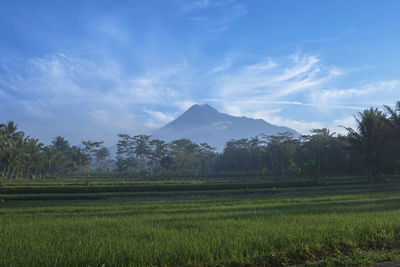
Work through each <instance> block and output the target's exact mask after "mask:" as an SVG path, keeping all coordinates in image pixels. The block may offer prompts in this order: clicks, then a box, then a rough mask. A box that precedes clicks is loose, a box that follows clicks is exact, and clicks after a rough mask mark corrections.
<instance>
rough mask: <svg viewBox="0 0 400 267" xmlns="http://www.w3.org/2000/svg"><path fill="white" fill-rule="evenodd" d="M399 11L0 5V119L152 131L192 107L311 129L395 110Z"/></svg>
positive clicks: (38, 132)
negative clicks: (204, 106)
mask: <svg viewBox="0 0 400 267" xmlns="http://www.w3.org/2000/svg"><path fill="white" fill-rule="evenodd" d="M399 10H400V2H399V1H367V0H360V1H354V0H343V1H340V0H336V1H311V0H307V1H285V0H282V1H267V0H247V1H238V0H214V1H212V0H208V1H207V0H198V1H196V0H194V1H184V0H154V1H153V0H146V1H90V0H85V1H72V0H70V1H56V0H52V1H18V0H9V1H7V0H4V1H1V2H0V33H1V34H0V122H5V121H8V120H14V121H15V122H17V123H18V124H19V126H20V128H21V129H23V130H24V131H26V132H27V133H29V134H30V135H32V136H34V137H38V138H40V140H42V141H43V142H45V143H47V142H49V141H50V140H51V139H52V138H53V137H55V136H56V135H62V136H64V137H66V138H67V139H69V140H70V141H71V142H72V143H75V144H77V143H79V142H80V141H81V140H86V139H92V140H104V141H105V142H106V143H107V144H113V143H115V142H116V140H117V137H116V134H117V133H128V134H139V133H151V132H152V131H153V130H154V129H155V128H157V127H160V126H162V125H164V124H166V123H168V122H169V121H171V120H172V119H174V118H175V117H177V116H178V115H179V114H180V113H182V112H183V111H184V110H185V109H187V108H188V107H190V106H191V105H192V104H194V103H209V104H210V105H212V106H214V107H215V108H216V109H218V110H219V111H221V112H225V113H228V114H232V115H237V116H247V117H253V118H262V119H265V120H267V121H268V122H270V123H273V124H277V125H284V126H288V127H291V128H294V129H296V130H298V131H299V132H301V133H308V130H309V129H312V128H320V127H328V128H330V129H332V130H333V131H336V132H343V130H342V129H341V128H340V127H339V125H345V126H352V125H353V119H352V115H353V114H355V113H357V112H358V111H361V110H363V109H365V108H367V107H369V106H377V107H382V105H383V104H389V105H393V104H394V103H395V101H397V100H400V34H399V32H400V18H399V16H398V11H399Z"/></svg>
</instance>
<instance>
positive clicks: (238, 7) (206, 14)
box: [182, 0, 248, 32]
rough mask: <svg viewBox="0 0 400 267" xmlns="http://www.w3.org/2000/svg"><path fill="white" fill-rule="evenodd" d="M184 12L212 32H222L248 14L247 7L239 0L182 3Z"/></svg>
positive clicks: (205, 0) (203, 0) (202, 0)
mask: <svg viewBox="0 0 400 267" xmlns="http://www.w3.org/2000/svg"><path fill="white" fill-rule="evenodd" d="M182 10H183V13H185V14H186V16H187V17H188V18H189V19H190V20H192V21H194V22H195V23H196V24H198V25H200V26H202V27H204V28H205V29H207V30H208V31H210V32H222V31H226V30H228V29H229V28H230V27H232V26H233V24H234V22H235V21H236V20H237V19H239V18H240V17H243V16H245V15H246V14H247V12H248V11H247V8H246V6H245V5H244V4H240V3H238V1H237V0H219V1H218V0H214V1H212V0H200V1H193V2H189V3H186V2H185V3H184V4H183V5H182Z"/></svg>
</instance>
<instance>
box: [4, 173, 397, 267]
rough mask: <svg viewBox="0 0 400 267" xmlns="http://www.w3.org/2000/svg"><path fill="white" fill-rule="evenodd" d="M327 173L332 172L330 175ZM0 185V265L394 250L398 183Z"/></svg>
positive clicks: (251, 259)
mask: <svg viewBox="0 0 400 267" xmlns="http://www.w3.org/2000/svg"><path fill="white" fill-rule="evenodd" d="M335 181H337V180H335ZM358 182H359V181H358V180H355V179H349V180H342V181H340V182H333V181H332V182H330V181H328V185H326V186H311V185H307V184H301V183H300V182H298V181H288V182H287V183H284V184H283V183H282V184H277V183H276V182H273V181H269V180H251V181H249V180H241V179H234V180H216V181H214V180H186V181H164V182H140V181H124V180H107V179H104V180H93V179H92V180H87V181H82V180H65V181H56V180H55V181H49V182H35V183H31V182H15V183H8V184H4V183H3V184H2V185H1V186H0V199H2V202H0V265H2V266H64V265H79V266H82V265H90V266H102V265H105V266H123V265H125V266H131V265H134V266H150V265H170V266H172V265H244V264H257V265H261V264H266V265H290V264H306V265H320V266H325V265H329V266H330V265H338V266H343V265H363V264H364V265H365V264H371V263H374V262H379V261H388V260H392V259H393V258H397V257H398V256H399V255H400V254H399V251H400V191H399V188H400V183H399V182H396V181H395V182H391V183H386V184H383V185H372V186H369V185H365V184H364V185H358Z"/></svg>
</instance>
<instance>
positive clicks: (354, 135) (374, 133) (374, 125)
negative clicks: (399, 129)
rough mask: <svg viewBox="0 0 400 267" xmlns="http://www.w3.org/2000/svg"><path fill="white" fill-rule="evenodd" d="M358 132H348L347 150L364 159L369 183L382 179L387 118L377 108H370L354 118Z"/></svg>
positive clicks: (348, 128)
mask: <svg viewBox="0 0 400 267" xmlns="http://www.w3.org/2000/svg"><path fill="white" fill-rule="evenodd" d="M354 118H355V120H356V123H357V130H354V129H352V128H350V127H345V129H346V130H347V131H348V135H347V146H346V148H347V149H348V150H349V151H351V152H354V153H355V154H357V155H359V156H361V157H362V161H363V166H364V168H365V171H366V172H367V178H368V183H371V182H373V181H374V180H376V179H379V178H381V174H382V167H383V163H384V151H385V148H384V145H385V142H386V140H385V128H386V116H385V114H384V113H383V112H382V111H380V110H378V109H377V108H372V107H371V108H369V109H367V110H364V111H363V112H359V113H358V117H357V116H354Z"/></svg>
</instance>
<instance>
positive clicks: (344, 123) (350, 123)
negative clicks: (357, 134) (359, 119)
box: [331, 116, 356, 135]
mask: <svg viewBox="0 0 400 267" xmlns="http://www.w3.org/2000/svg"><path fill="white" fill-rule="evenodd" d="M344 127H351V128H353V129H355V128H356V121H355V119H354V116H348V117H345V118H341V119H337V120H334V121H333V125H332V126H331V129H332V130H334V131H335V132H336V133H337V134H343V135H344V134H346V133H347V130H346V129H345V128H344Z"/></svg>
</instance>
